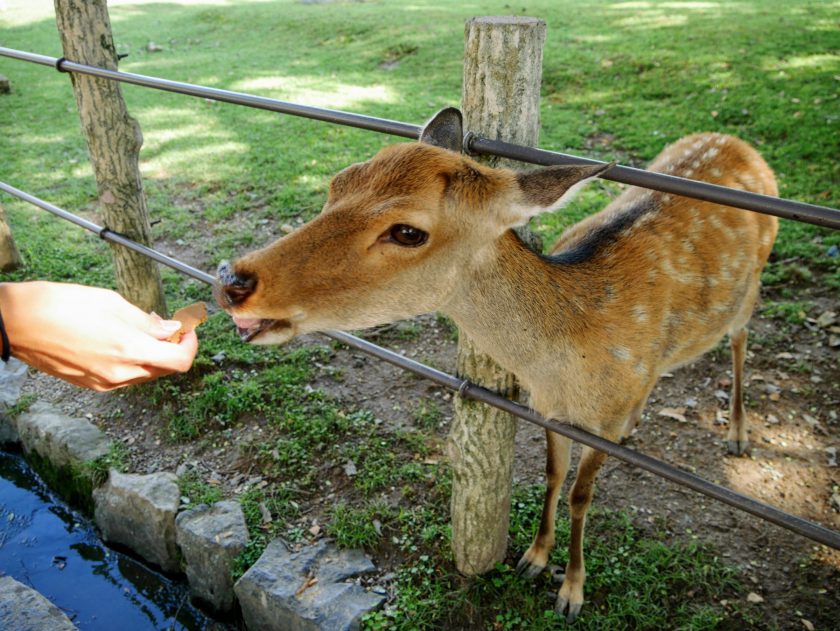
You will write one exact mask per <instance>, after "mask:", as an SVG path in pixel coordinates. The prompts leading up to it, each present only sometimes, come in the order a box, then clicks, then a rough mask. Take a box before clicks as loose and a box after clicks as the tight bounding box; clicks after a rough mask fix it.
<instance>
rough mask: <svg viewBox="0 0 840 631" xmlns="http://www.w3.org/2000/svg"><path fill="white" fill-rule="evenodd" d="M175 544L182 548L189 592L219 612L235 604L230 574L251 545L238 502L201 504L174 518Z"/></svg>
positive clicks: (227, 609)
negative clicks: (242, 553)
mask: <svg viewBox="0 0 840 631" xmlns="http://www.w3.org/2000/svg"><path fill="white" fill-rule="evenodd" d="M175 542H176V543H177V544H178V547H179V548H180V549H181V554H182V556H183V559H184V566H185V567H184V569H185V571H186V574H187V581H189V584H190V593H191V594H192V595H193V596H194V597H196V598H198V599H200V600H202V601H204V602H205V603H207V604H209V605H210V606H212V607H213V608H214V609H215V610H216V611H223V612H224V611H230V610H231V608H232V607H233V603H234V593H233V578H232V575H231V571H232V569H233V563H234V561H235V559H236V557H237V556H239V554H240V553H241V552H242V551H243V550H244V549H245V545H246V544H247V543H248V526H247V525H246V524H245V515H244V514H243V513H242V507H241V506H240V505H239V503H238V502H234V501H225V502H217V503H216V504H213V505H212V506H208V505H207V504H200V505H198V506H196V507H195V508H193V509H190V510H186V511H184V512H182V513H180V514H179V515H178V516H177V517H176V518H175Z"/></svg>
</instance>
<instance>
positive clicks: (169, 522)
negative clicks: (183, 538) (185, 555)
mask: <svg viewBox="0 0 840 631" xmlns="http://www.w3.org/2000/svg"><path fill="white" fill-rule="evenodd" d="M93 502H94V513H93V514H94V519H95V520H96V525H97V526H99V529H100V530H101V531H102V537H103V538H104V539H105V540H106V541H111V542H114V543H119V544H122V545H124V546H126V547H128V548H130V549H131V550H133V551H134V552H136V553H137V554H138V555H140V556H141V557H142V558H143V559H145V560H147V561H149V562H150V563H154V564H155V565H158V566H160V567H161V568H162V569H163V570H164V571H167V572H178V571H180V569H181V568H180V563H179V562H178V549H177V547H176V545H175V515H177V513H178V507H179V506H180V503H181V492H180V490H179V489H178V478H176V477H175V475H174V474H172V473H152V474H149V475H137V474H125V473H119V472H118V471H116V470H114V469H111V471H110V473H109V475H108V482H107V483H105V484H104V485H102V486H101V487H99V488H98V489H96V490H94V492H93Z"/></svg>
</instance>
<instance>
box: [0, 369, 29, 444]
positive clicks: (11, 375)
mask: <svg viewBox="0 0 840 631" xmlns="http://www.w3.org/2000/svg"><path fill="white" fill-rule="evenodd" d="M26 370H27V366H26V364H24V363H23V362H22V361H19V360H17V359H15V358H14V357H10V358H9V361H8V362H6V363H4V362H0V445H16V444H17V443H19V442H20V436H19V435H18V431H17V419H15V418H13V417H12V416H11V415H9V413H8V409H9V408H10V407H12V406H13V405H15V404H16V403H17V402H18V400H19V399H20V389H21V387H22V386H23V382H24V380H25V379H26Z"/></svg>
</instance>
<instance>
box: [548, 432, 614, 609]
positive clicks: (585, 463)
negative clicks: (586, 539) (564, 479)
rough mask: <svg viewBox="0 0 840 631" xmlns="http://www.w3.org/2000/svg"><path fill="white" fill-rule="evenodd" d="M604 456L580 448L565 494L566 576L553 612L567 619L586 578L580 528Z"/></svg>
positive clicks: (576, 605)
mask: <svg viewBox="0 0 840 631" xmlns="http://www.w3.org/2000/svg"><path fill="white" fill-rule="evenodd" d="M606 458H607V455H606V454H605V453H602V452H600V451H595V450H594V449H591V448H589V447H584V448H583V451H582V453H581V456H580V464H579V465H578V470H577V477H576V478H575V483H574V485H573V486H572V490H571V493H569V509H570V510H569V512H570V514H571V518H572V524H571V526H572V528H571V539H570V541H569V562H568V563H567V564H566V575H565V576H564V578H563V584H562V585H561V586H560V592H559V593H558V594H557V602H556V603H555V605H554V611H555V612H556V613H557V614H558V615H561V616H562V615H563V614H564V613H567V612H568V613H567V615H566V621H567V622H574V621H575V619H576V618H577V616H578V613H580V608H581V606H582V605H583V583H584V581H585V580H586V568H585V565H584V562H583V529H584V525H585V523H586V511H587V510H589V505H590V504H591V503H592V493H593V490H594V486H595V478H596V477H597V475H598V470H599V469H600V468H601V465H602V464H603V463H604V460H606Z"/></svg>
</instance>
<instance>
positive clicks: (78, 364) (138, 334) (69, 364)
mask: <svg viewBox="0 0 840 631" xmlns="http://www.w3.org/2000/svg"><path fill="white" fill-rule="evenodd" d="M0 313H2V316H3V321H4V323H5V325H6V332H7V333H8V335H9V342H10V344H11V350H12V355H14V356H15V357H17V358H18V359H20V360H22V361H24V362H26V363H27V364H29V365H31V366H33V367H35V368H38V369H40V370H42V371H44V372H46V373H49V374H51V375H53V376H55V377H59V378H60V379H63V380H65V381H69V382H70V383H73V384H75V385H77V386H83V387H85V388H91V389H93V390H98V391H100V392H102V391H106V390H112V389H114V388H120V387H123V386H127V385H130V384H135V383H141V382H143V381H148V380H150V379H155V378H157V377H161V376H163V375H168V374H171V373H174V372H185V371H187V370H189V368H190V366H192V362H193V359H194V358H195V355H196V352H197V351H198V338H196V335H195V333H193V332H190V333H187V334H185V335H184V336H183V337H182V338H181V341H180V343H178V344H173V343H171V342H166V341H165V340H166V338H168V337H169V336H171V335H172V334H173V333H174V332H175V331H177V330H178V329H179V328H180V323H179V322H175V321H165V320H162V319H161V318H160V317H159V316H157V315H155V314H148V313H144V312H143V311H142V310H140V309H138V308H137V307H135V306H134V305H132V304H131V303H130V302H128V301H127V300H125V299H124V298H123V297H122V296H120V295H119V294H118V293H116V292H114V291H111V290H109V289H100V288H97V287H86V286H83V285H73V284H69V283H51V282H43V281H35V282H26V283H2V284H0Z"/></svg>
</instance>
